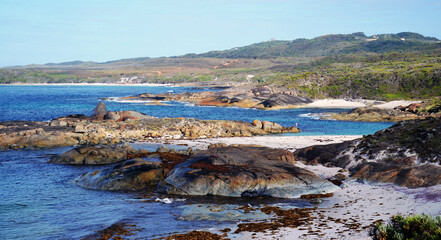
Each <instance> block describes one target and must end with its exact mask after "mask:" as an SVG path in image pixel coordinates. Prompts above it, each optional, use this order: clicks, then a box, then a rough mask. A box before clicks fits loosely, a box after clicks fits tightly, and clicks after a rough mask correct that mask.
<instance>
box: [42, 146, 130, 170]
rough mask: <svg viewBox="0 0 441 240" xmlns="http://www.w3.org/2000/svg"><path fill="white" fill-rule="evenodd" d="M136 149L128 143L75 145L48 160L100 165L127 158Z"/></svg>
mask: <svg viewBox="0 0 441 240" xmlns="http://www.w3.org/2000/svg"><path fill="white" fill-rule="evenodd" d="M135 153H136V150H135V149H134V148H133V147H132V146H130V145H129V144H123V145H114V146H106V145H97V146H84V147H77V148H74V149H72V150H69V151H67V152H65V153H63V154H61V155H59V156H56V157H53V158H51V159H50V160H49V162H50V163H57V164H72V165H100V164H109V163H117V162H121V161H124V160H127V156H128V155H129V154H135Z"/></svg>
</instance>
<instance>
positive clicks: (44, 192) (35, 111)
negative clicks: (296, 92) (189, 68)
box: [0, 86, 391, 239]
mask: <svg viewBox="0 0 441 240" xmlns="http://www.w3.org/2000/svg"><path fill="white" fill-rule="evenodd" d="M169 91H174V92H180V91H200V90H196V89H190V88H174V87H141V86H0V121H11V120H38V121H48V120H50V119H52V118H56V117H59V116H65V115H68V114H91V112H92V109H93V108H94V107H95V106H96V104H97V103H98V102H99V101H100V100H99V98H101V97H120V96H128V95H135V94H140V93H144V92H151V93H161V92H169ZM105 104H106V106H107V108H108V110H136V111H140V112H143V113H146V114H148V115H152V116H156V117H193V118H200V119H226V120H243V121H248V122H251V121H252V120H254V119H260V120H269V121H275V122H277V123H280V124H282V125H285V126H292V125H295V123H298V125H299V127H300V128H301V129H302V132H301V133H300V134H299V135H322V134H357V135H358V134H371V133H374V132H375V131H378V130H380V129H384V128H386V127H388V126H390V125H391V124H390V123H352V122H338V121H323V120H318V119H315V118H313V117H311V116H310V115H311V114H320V113H323V112H329V111H333V112H339V111H344V110H345V109H289V110H277V111H262V110H255V109H239V108H216V107H197V106H192V105H189V104H183V103H176V102H172V103H170V105H169V106H152V105H144V104H143V103H127V102H117V101H106V102H105ZM136 147H137V148H139V147H142V148H150V150H154V149H156V147H158V146H157V145H155V144H146V145H139V144H138V145H136ZM175 147H177V146H175ZM68 149H70V148H57V149H47V150H37V151H31V150H22V151H0V180H1V184H0V196H1V198H0V239H81V238H82V237H84V236H87V235H89V234H92V233H94V232H95V231H96V230H99V229H103V228H105V227H108V226H110V225H111V224H113V223H117V222H129V223H134V224H137V225H138V226H139V227H141V228H143V230H142V231H141V232H140V233H138V234H137V235H135V236H133V238H144V239H151V238H156V237H161V236H165V235H168V234H171V233H174V232H186V231H189V230H192V229H208V228H212V227H215V228H218V229H221V228H223V227H224V226H226V224H228V223H223V222H216V221H207V220H206V221H197V220H194V221H184V220H180V219H179V216H180V213H181V212H182V211H184V209H185V208H182V206H185V205H186V204H194V203H216V204H221V205H222V204H237V203H238V202H240V204H248V203H252V204H253V205H254V204H259V203H262V202H265V203H268V202H271V203H274V202H283V203H284V204H288V205H290V206H298V207H301V206H304V205H307V203H305V202H303V201H299V200H260V201H261V202H255V200H251V199H240V200H239V199H226V198H213V197H211V198H209V197H199V198H186V199H187V200H186V201H183V202H174V203H173V204H163V203H159V202H151V201H145V200H148V199H150V198H149V197H148V196H152V197H153V199H155V198H156V197H161V198H163V197H166V196H157V195H155V194H154V193H153V192H154V189H151V190H146V191H145V192H140V193H127V192H107V191H96V190H88V189H83V188H80V187H78V186H76V185H75V184H74V183H73V181H72V180H73V179H74V178H75V177H77V176H79V175H81V174H83V173H85V172H89V171H95V170H97V169H100V168H103V167H106V166H92V167H90V166H65V165H54V164H48V163H46V162H47V160H48V159H49V157H50V155H51V154H60V153H62V152H64V151H67V150H68ZM152 194H153V195H152ZM168 197H170V196H168ZM171 197H172V198H182V197H179V196H171Z"/></svg>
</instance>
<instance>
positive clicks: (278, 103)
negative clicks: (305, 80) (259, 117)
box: [262, 93, 312, 108]
mask: <svg viewBox="0 0 441 240" xmlns="http://www.w3.org/2000/svg"><path fill="white" fill-rule="evenodd" d="M311 102H312V100H311V99H309V98H307V97H295V96H291V95H288V94H283V93H275V94H272V95H271V96H270V97H269V98H268V99H267V100H265V101H263V102H262V104H263V106H265V108H275V107H283V106H287V105H293V106H294V105H301V104H306V103H311Z"/></svg>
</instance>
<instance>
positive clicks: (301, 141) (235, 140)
mask: <svg viewBox="0 0 441 240" xmlns="http://www.w3.org/2000/svg"><path fill="white" fill-rule="evenodd" d="M361 137H362V136H361V135H318V136H256V137H229V138H207V139H189V140H169V141H167V142H168V143H170V144H176V145H188V146H189V147H192V148H198V149H206V148H207V147H208V146H209V145H210V144H212V143H225V144H228V145H231V144H256V145H262V146H265V147H271V148H283V149H286V150H290V151H295V150H296V149H299V148H304V147H309V146H312V145H325V144H331V143H339V142H343V141H349V140H354V139H357V138H361Z"/></svg>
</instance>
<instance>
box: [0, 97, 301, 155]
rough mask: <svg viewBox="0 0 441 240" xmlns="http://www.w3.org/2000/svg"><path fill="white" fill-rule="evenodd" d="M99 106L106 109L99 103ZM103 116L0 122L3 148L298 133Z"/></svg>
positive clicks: (268, 126)
mask: <svg viewBox="0 0 441 240" xmlns="http://www.w3.org/2000/svg"><path fill="white" fill-rule="evenodd" d="M97 108H101V109H104V108H105V105H104V104H103V103H100V104H99V106H97ZM96 112H99V113H100V114H101V115H94V116H93V117H87V116H85V115H69V116H66V117H60V118H57V119H54V120H52V121H50V122H29V121H16V122H0V150H2V149H21V148H49V147H61V146H72V145H96V144H103V145H113V144H117V143H123V142H127V141H140V140H142V141H146V140H147V141H148V140H151V139H153V138H163V139H180V138H211V137H250V136H255V135H265V134H272V133H287V132H290V133H296V132H299V131H300V130H299V129H298V128H296V127H283V126H281V125H279V124H277V123H273V122H267V121H264V122H260V121H259V120H255V121H254V123H247V122H241V121H223V120H199V119H194V118H154V117H149V116H147V115H145V114H143V113H139V112H135V111H120V112H113V111H107V110H106V113H105V114H104V115H102V113H103V112H104V111H101V110H99V111H96Z"/></svg>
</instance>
